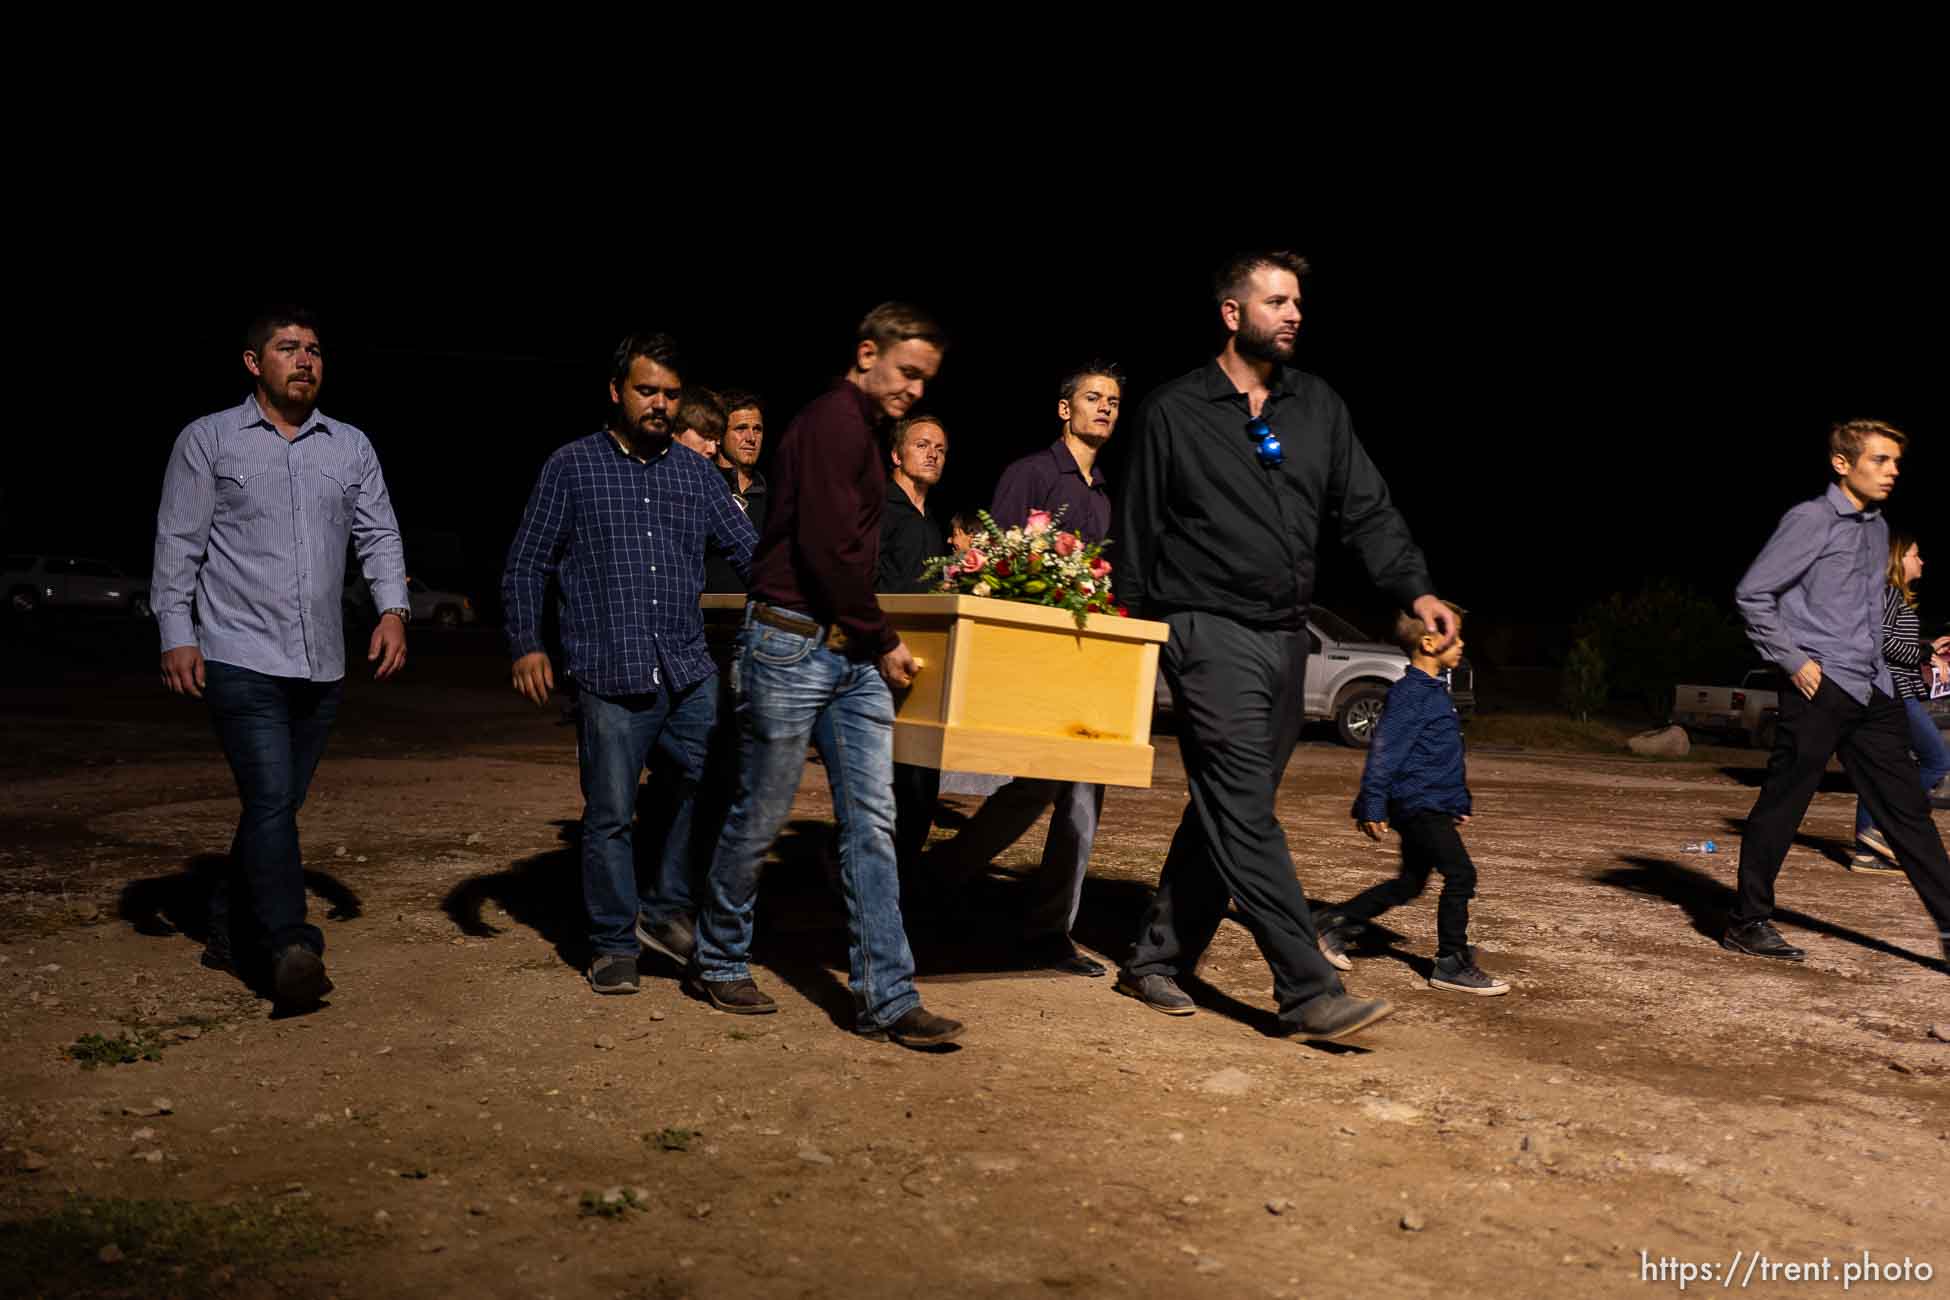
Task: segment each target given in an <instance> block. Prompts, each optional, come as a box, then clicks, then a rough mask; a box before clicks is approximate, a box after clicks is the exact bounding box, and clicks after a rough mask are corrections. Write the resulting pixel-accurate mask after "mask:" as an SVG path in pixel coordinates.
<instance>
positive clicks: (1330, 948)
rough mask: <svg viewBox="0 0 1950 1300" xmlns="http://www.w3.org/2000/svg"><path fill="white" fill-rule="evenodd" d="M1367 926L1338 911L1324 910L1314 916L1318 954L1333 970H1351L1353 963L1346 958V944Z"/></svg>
mask: <svg viewBox="0 0 1950 1300" xmlns="http://www.w3.org/2000/svg"><path fill="white" fill-rule="evenodd" d="M1367 928H1368V927H1367V926H1365V925H1363V924H1362V923H1361V922H1359V921H1350V920H1348V919H1347V918H1346V917H1344V916H1342V915H1341V914H1340V913H1338V912H1326V913H1323V914H1321V915H1319V916H1316V917H1315V918H1314V939H1315V941H1316V942H1317V943H1318V944H1319V945H1320V955H1321V956H1323V957H1325V958H1326V959H1327V962H1328V964H1329V965H1330V966H1332V967H1333V968H1334V969H1335V970H1353V969H1354V963H1353V962H1352V961H1350V960H1349V959H1348V955H1347V946H1348V944H1350V943H1352V942H1353V941H1354V937H1355V936H1356V935H1358V934H1360V933H1361V932H1362V931H1363V930H1365V929H1367Z"/></svg>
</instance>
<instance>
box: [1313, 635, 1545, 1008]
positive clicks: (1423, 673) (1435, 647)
mask: <svg viewBox="0 0 1950 1300" xmlns="http://www.w3.org/2000/svg"><path fill="white" fill-rule="evenodd" d="M1456 626H1457V627H1458V628H1460V627H1461V626H1462V615H1461V613H1460V611H1458V613H1457V615H1456ZM1395 640H1396V642H1397V643H1398V644H1399V645H1400V646H1401V648H1402V649H1403V650H1404V651H1406V652H1407V654H1408V671H1407V672H1405V673H1403V674H1402V676H1401V679H1400V680H1399V681H1397V682H1396V683H1395V684H1394V685H1393V686H1391V687H1390V688H1389V689H1388V702H1387V705H1386V706H1385V707H1384V708H1383V709H1382V711H1381V722H1380V723H1379V724H1378V725H1377V726H1376V728H1375V735H1374V743H1373V744H1372V745H1370V746H1369V747H1368V761H1367V765H1366V766H1365V767H1363V768H1362V769H1361V793H1360V794H1359V795H1358V796H1357V797H1356V798H1355V800H1354V824H1355V825H1356V826H1357V827H1358V828H1359V829H1360V831H1361V833H1362V834H1363V835H1366V836H1367V837H1368V838H1369V839H1371V840H1378V839H1380V838H1381V837H1382V836H1383V835H1386V834H1387V833H1388V828H1389V826H1390V825H1393V827H1394V828H1395V833H1396V834H1398V835H1400V836H1401V837H1402V869H1401V874H1400V875H1398V876H1396V877H1395V878H1394V879H1393V880H1389V881H1384V882H1383V883H1381V884H1379V885H1375V886H1373V887H1372V888H1369V889H1366V890H1363V891H1362V892H1361V893H1359V894H1357V895H1355V896H1354V897H1353V898H1351V899H1349V900H1348V901H1347V902H1345V903H1343V904H1341V905H1340V906H1339V907H1335V908H1330V909H1327V910H1325V911H1322V912H1320V913H1317V914H1316V915H1315V917H1314V928H1315V930H1316V931H1317V932H1318V933H1319V935H1320V951H1321V952H1322V953H1324V954H1325V955H1326V957H1327V960H1328V961H1331V962H1333V963H1334V965H1335V966H1337V967H1339V968H1340V969H1341V970H1348V969H1350V968H1351V967H1352V965H1353V963H1352V962H1350V961H1349V960H1348V959H1347V951H1346V948H1347V941H1348V940H1349V939H1350V938H1352V937H1353V936H1354V935H1356V934H1358V933H1359V932H1360V930H1361V927H1362V925H1363V923H1364V922H1367V921H1371V920H1373V919H1374V918H1375V917H1377V916H1380V915H1381V914H1382V913H1383V912H1385V911H1387V910H1389V909H1390V908H1393V907H1398V906H1400V905H1401V904H1403V903H1406V902H1408V901H1410V900H1411V899H1414V898H1416V897H1418V896H1419V895H1420V894H1421V893H1422V891H1423V890H1424V889H1425V888H1427V887H1428V883H1429V873H1430V872H1431V871H1437V872H1440V873H1442V897H1441V899H1440V901H1439V902H1437V904H1436V912H1435V918H1436V920H1435V923H1436V941H1437V944H1438V945H1439V946H1438V947H1437V949H1436V958H1435V968H1434V969H1433V970H1432V971H1430V972H1429V987H1430V988H1437V989H1448V990H1449V991H1451V992H1453V993H1474V994H1476V995H1478V996H1479V997H1496V996H1497V995H1499V994H1503V993H1508V992H1509V991H1510V986H1509V984H1507V983H1506V982H1504V981H1503V980H1500V979H1497V978H1496V977H1495V976H1493V975H1487V974H1485V973H1484V972H1483V970H1482V969H1481V968H1480V967H1478V966H1477V965H1476V958H1475V955H1474V953H1473V952H1472V951H1471V949H1470V946H1469V900H1470V899H1471V898H1472V897H1474V896H1475V893H1476V865H1475V863H1473V862H1471V861H1470V860H1469V850H1468V849H1466V848H1464V847H1463V842H1462V836H1461V834H1459V830H1460V828H1461V827H1463V826H1464V825H1467V824H1468V822H1469V814H1470V807H1471V805H1470V799H1469V785H1468V781H1467V777H1466V775H1465V773H1464V769H1463V744H1462V727H1461V725H1460V724H1459V723H1458V722H1457V721H1456V706H1455V704H1454V703H1453V702H1452V701H1451V700H1450V698H1449V688H1448V686H1447V685H1446V684H1445V683H1444V682H1443V674H1444V673H1446V672H1447V671H1449V670H1450V669H1453V668H1454V667H1455V666H1456V665H1457V664H1458V663H1459V662H1461V660H1462V652H1463V639H1462V636H1461V634H1460V632H1458V634H1457V636H1456V639H1455V640H1453V641H1451V642H1450V643H1449V644H1448V645H1447V646H1443V645H1442V638H1441V637H1440V636H1438V635H1437V634H1436V633H1434V632H1432V631H1430V630H1429V628H1428V627H1427V625H1425V624H1424V623H1423V622H1422V620H1420V619H1418V618H1415V617H1413V616H1412V615H1408V614H1404V615H1402V616H1401V618H1399V619H1397V620H1396V622H1395Z"/></svg>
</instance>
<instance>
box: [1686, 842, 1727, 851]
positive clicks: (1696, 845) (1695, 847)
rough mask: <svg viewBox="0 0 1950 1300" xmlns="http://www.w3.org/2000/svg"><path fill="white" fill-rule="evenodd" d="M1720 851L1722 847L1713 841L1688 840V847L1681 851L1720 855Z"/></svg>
mask: <svg viewBox="0 0 1950 1300" xmlns="http://www.w3.org/2000/svg"><path fill="white" fill-rule="evenodd" d="M1719 851H1720V846H1719V845H1718V844H1715V843H1714V842H1713V841H1712V840H1687V841H1686V847H1685V848H1683V849H1681V850H1680V852H1682V853H1718V852H1719Z"/></svg>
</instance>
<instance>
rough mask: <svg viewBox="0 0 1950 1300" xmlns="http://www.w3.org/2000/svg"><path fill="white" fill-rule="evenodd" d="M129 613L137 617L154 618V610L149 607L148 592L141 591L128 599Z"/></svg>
mask: <svg viewBox="0 0 1950 1300" xmlns="http://www.w3.org/2000/svg"><path fill="white" fill-rule="evenodd" d="M129 613H131V614H133V615H135V616H136V617H137V618H154V617H155V613H156V612H155V611H154V610H153V609H151V608H149V594H148V593H147V592H143V593H141V594H140V595H137V596H135V597H133V598H132V599H131V600H130V601H129Z"/></svg>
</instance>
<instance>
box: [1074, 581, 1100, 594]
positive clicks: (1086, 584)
mask: <svg viewBox="0 0 1950 1300" xmlns="http://www.w3.org/2000/svg"><path fill="white" fill-rule="evenodd" d="M1077 590H1078V591H1080V592H1082V593H1083V594H1084V595H1086V596H1088V595H1089V594H1090V593H1091V592H1093V591H1095V590H1097V584H1096V583H1094V582H1092V581H1091V580H1090V579H1088V578H1085V579H1084V580H1083V581H1082V582H1079V583H1078V584H1077Z"/></svg>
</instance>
